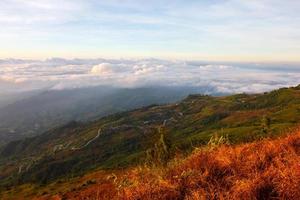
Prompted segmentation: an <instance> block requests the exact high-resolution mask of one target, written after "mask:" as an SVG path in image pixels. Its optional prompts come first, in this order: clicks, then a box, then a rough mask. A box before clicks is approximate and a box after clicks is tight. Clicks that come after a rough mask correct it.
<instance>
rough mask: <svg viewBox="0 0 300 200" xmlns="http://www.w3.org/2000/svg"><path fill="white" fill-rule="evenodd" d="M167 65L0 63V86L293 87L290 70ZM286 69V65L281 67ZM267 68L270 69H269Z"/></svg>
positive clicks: (295, 74)
mask: <svg viewBox="0 0 300 200" xmlns="http://www.w3.org/2000/svg"><path fill="white" fill-rule="evenodd" d="M263 66H264V65H263V64H260V65H258V64H245V63H244V64H242V63H241V64H237V63H236V64H232V63H222V64H221V63H210V64H209V63H208V64H203V63H202V64H199V63H197V62H184V61H169V60H157V59H141V60H129V59H128V60H124V59H119V60H118V59H115V60H108V59H107V60H105V59H85V60H81V59H74V60H66V59H48V60H44V61H38V60H36V61H26V60H0V88H4V87H6V86H7V85H9V86H10V88H11V90H18V91H19V90H32V89H38V88H52V89H65V88H77V87H89V86H96V85H111V86H115V87H142V86H147V85H164V86H165V85H169V86H195V87H207V88H210V90H208V91H207V92H208V93H210V92H216V91H217V92H226V93H231V92H233V93H238V92H262V91H268V90H271V89H275V88H279V87H286V86H292V85H297V84H299V82H298V81H299V80H300V71H299V70H296V68H295V67H294V66H291V67H290V70H288V68H285V69H286V70H285V71H282V70H280V69H282V68H280V66H277V65H271V64H268V65H266V66H267V67H265V68H264V67H263ZM286 66H288V65H286ZM270 67H273V68H274V69H272V70H271V69H270Z"/></svg>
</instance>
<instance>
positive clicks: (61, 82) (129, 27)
mask: <svg viewBox="0 0 300 200" xmlns="http://www.w3.org/2000/svg"><path fill="white" fill-rule="evenodd" d="M299 10H300V1H297V0H285V1H282V0H251V1H250V0H201V1H200V0H151V1H149V0H147V1H146V0H105V1H104V0H103V1H100V0H1V1H0V27H1V28H0V96H1V94H8V93H12V92H19V91H31V90H36V89H54V90H60V89H70V88H79V87H89V86H96V85H111V86H115V87H145V86H150V85H168V86H183V85H184V86H196V87H206V88H210V89H211V91H208V93H210V92H222V93H224V92H225V93H240V92H248V93H253V92H263V91H269V90H272V89H276V88H280V87H288V86H295V85H297V84H299V82H298V81H299V80H300V56H299V55H300V12H299ZM212 88H213V89H212ZM2 96H3V95H2Z"/></svg>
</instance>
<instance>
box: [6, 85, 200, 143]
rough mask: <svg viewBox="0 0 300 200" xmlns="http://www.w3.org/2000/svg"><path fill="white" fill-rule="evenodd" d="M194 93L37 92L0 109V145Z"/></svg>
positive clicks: (146, 90)
mask: <svg viewBox="0 0 300 200" xmlns="http://www.w3.org/2000/svg"><path fill="white" fill-rule="evenodd" d="M196 91H199V92H201V91H202V89H197V88H191V87H160V88H158V87H149V88H135V89H126V88H124V89H121V88H111V87H107V86H101V87H93V88H79V89H70V90H49V91H43V92H39V93H38V94H36V95H34V96H32V97H30V98H25V99H22V100H20V101H17V102H15V103H13V104H10V105H8V106H5V107H3V108H0V144H4V143H7V142H9V141H13V140H18V139H22V138H24V137H30V136H35V135H37V134H41V133H43V132H45V131H46V130H48V129H51V128H54V127H57V126H60V125H63V124H65V123H67V122H69V121H72V120H77V121H78V120H79V121H89V120H92V119H95V118H99V117H103V116H106V115H109V114H113V113H116V112H121V111H127V110H131V109H134V108H139V107H142V106H146V105H150V104H164V103H169V102H176V101H178V100H181V99H182V98H184V97H185V96H187V95H188V94H189V93H191V92H196Z"/></svg>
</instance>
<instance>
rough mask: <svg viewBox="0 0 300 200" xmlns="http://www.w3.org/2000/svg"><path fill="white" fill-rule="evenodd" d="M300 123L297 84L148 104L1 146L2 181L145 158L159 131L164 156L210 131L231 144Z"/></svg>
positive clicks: (47, 177)
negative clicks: (161, 103)
mask: <svg viewBox="0 0 300 200" xmlns="http://www.w3.org/2000/svg"><path fill="white" fill-rule="evenodd" d="M299 122H300V87H299V86H298V87H293V88H283V89H279V90H275V91H272V92H268V93H264V94H252V95H249V94H238V95H231V96H222V97H212V96H204V95H190V96H188V97H187V98H186V99H184V100H183V101H181V102H179V103H174V104H167V105H161V106H148V107H144V108H140V109H136V110H133V111H127V112H122V113H118V114H115V115H110V116H107V117H104V118H100V119H97V120H95V121H93V122H86V123H83V122H71V123H68V124H66V125H64V126H61V127H59V128H55V129H52V130H49V131H47V132H46V133H44V134H41V135H39V136H36V137H33V138H28V139H24V140H19V141H14V142H11V143H9V144H7V145H5V146H4V147H3V148H2V149H1V151H0V166H1V169H2V170H1V173H0V177H2V178H1V182H2V183H3V184H5V183H7V184H8V183H9V184H11V183H25V182H39V183H48V182H51V181H54V180H56V179H58V178H66V177H73V176H77V175H80V174H84V173H86V172H88V171H90V170H95V169H119V168H125V167H128V166H133V165H138V164H140V163H144V162H145V161H146V160H145V159H146V151H149V150H151V148H153V147H154V146H155V143H156V142H157V141H159V140H160V137H161V136H162V135H163V136H164V137H165V140H166V141H167V144H168V148H169V150H168V151H169V152H170V155H169V156H170V157H173V156H174V154H176V152H181V153H189V152H191V151H192V150H193V149H194V147H199V146H201V145H206V144H207V143H208V142H209V140H210V139H211V138H212V137H213V136H215V135H217V136H218V137H220V136H222V137H224V138H226V139H227V140H228V142H229V143H230V144H237V143H244V142H251V141H254V140H258V139H261V138H264V137H275V136H278V135H280V134H281V133H282V132H286V131H287V129H289V128H292V127H294V126H296V125H297V124H298V123H299Z"/></svg>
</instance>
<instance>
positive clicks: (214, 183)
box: [23, 130, 300, 200]
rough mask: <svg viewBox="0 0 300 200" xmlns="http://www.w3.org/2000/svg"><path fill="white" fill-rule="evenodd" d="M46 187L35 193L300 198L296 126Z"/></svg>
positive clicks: (128, 198) (81, 196)
mask: <svg viewBox="0 0 300 200" xmlns="http://www.w3.org/2000/svg"><path fill="white" fill-rule="evenodd" d="M99 174H101V175H99ZM75 183H76V184H75ZM82 183H85V184H82ZM51 188H52V189H51ZM62 188H64V189H63V190H62ZM47 189H48V190H53V192H52V194H50V193H49V194H43V195H37V196H40V197H36V199H78V200H79V199H80V200H81V199H94V200H100V199H101V200H102V199H124V200H131V199H132V200H133V199H145V200H152V199H186V200H190V199H196V200H197V199H292V200H293V199H300V130H298V131H295V133H293V134H290V135H288V136H285V137H281V138H279V139H264V140H261V141H257V142H253V143H249V144H242V145H237V146H229V145H221V146H218V147H210V148H209V147H207V148H201V149H196V150H195V151H194V152H193V153H192V155H191V156H189V157H188V158H176V159H174V160H173V161H172V162H170V163H169V164H168V166H165V167H156V168H148V167H138V168H134V169H129V170H126V171H122V172H121V171H119V172H114V173H112V172H110V173H109V174H108V173H106V174H103V172H101V173H100V172H99V173H98V174H97V173H94V174H89V175H86V176H84V177H82V178H81V179H76V180H73V182H72V181H71V182H70V181H69V182H65V183H56V184H53V185H51V186H46V187H45V188H43V190H47ZM54 193H56V194H55V195H54ZM23 194H24V193H23ZM28 198H29V196H28ZM30 198H31V199H32V197H30Z"/></svg>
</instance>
